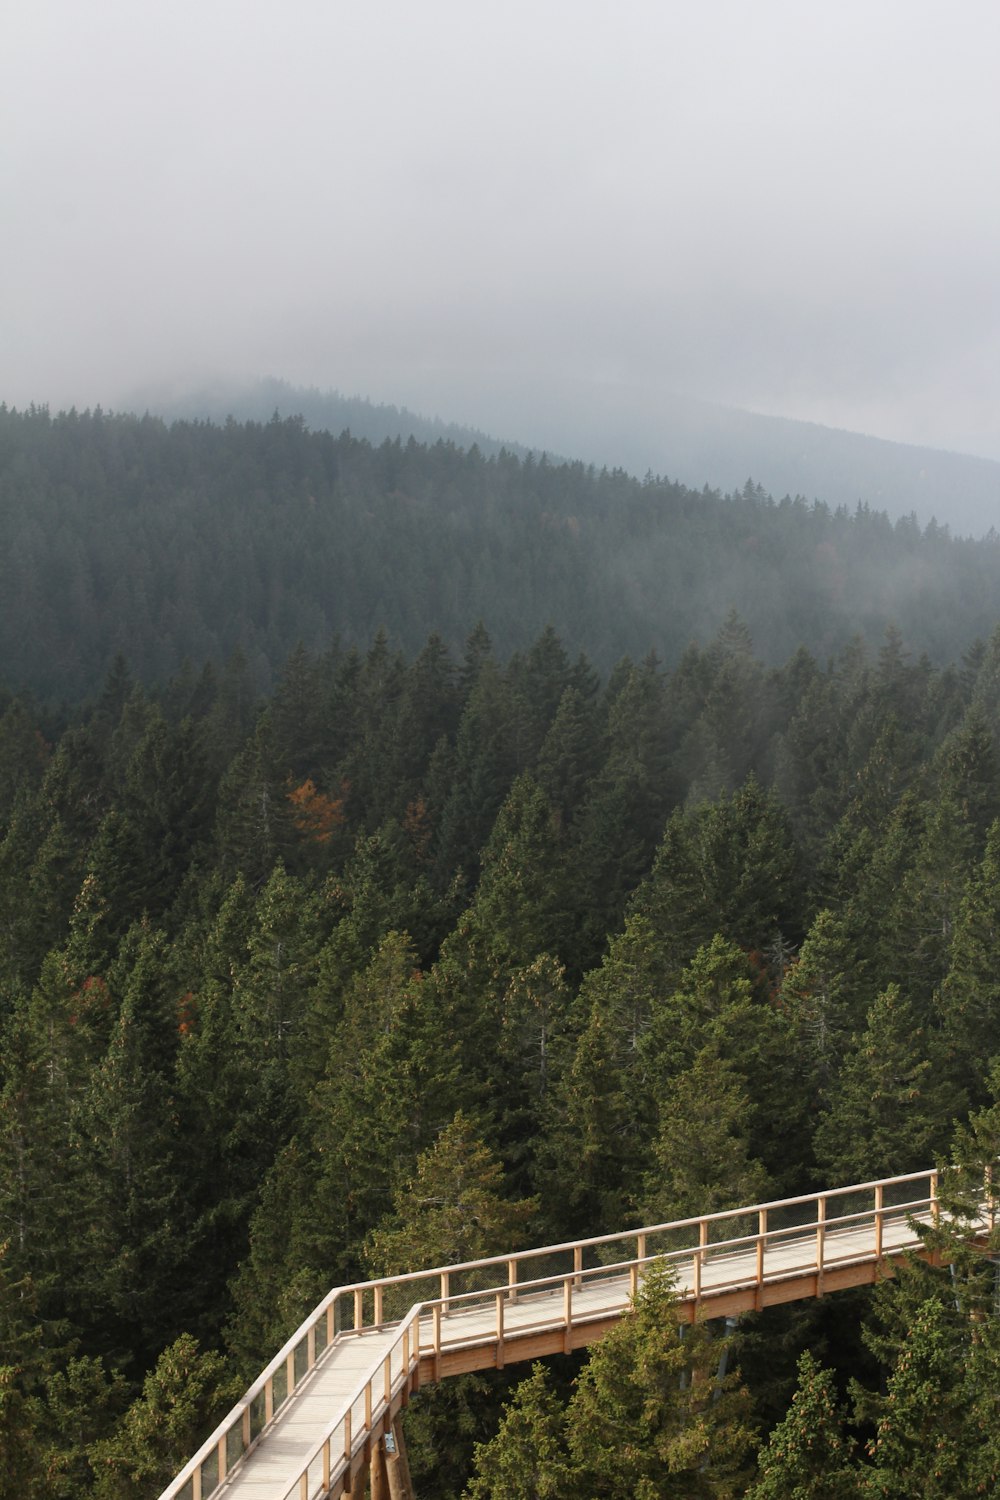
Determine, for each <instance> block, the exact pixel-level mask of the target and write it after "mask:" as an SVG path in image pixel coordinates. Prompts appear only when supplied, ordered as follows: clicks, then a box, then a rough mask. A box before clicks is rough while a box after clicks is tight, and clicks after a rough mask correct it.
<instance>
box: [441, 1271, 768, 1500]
mask: <svg viewBox="0 0 1000 1500" xmlns="http://www.w3.org/2000/svg"><path fill="white" fill-rule="evenodd" d="M725 1348H726V1345H725V1342H724V1341H723V1340H721V1339H717V1338H713V1337H712V1335H711V1333H710V1332H709V1331H708V1329H707V1328H706V1326H705V1325H702V1324H693V1325H679V1324H678V1322H677V1319H676V1310H675V1303H674V1295H673V1291H672V1289H671V1285H670V1281H669V1278H668V1277H666V1276H664V1275H663V1273H662V1272H661V1271H659V1270H657V1269H655V1268H654V1269H651V1270H650V1272H649V1274H648V1275H647V1276H646V1277H645V1278H644V1280H643V1283H642V1284H641V1286H640V1289H639V1293H638V1296H637V1297H636V1299H635V1302H634V1305H633V1307H632V1309H631V1311H630V1312H629V1314H628V1315H627V1316H626V1317H624V1318H623V1319H622V1320H621V1322H620V1323H618V1324H617V1325H616V1326H615V1327H614V1328H613V1329H612V1330H611V1332H610V1333H608V1334H607V1335H606V1336H605V1337H604V1338H603V1339H602V1340H601V1342H600V1343H599V1344H598V1345H597V1346H596V1348H595V1349H594V1351H593V1353H592V1354H591V1357H590V1361H589V1363H588V1364H587V1365H586V1367H585V1368H584V1370H583V1372H582V1374H581V1375H580V1377H579V1379H578V1380H577V1383H576V1387H575V1389H574V1391H573V1393H572V1395H571V1397H570V1400H569V1402H568V1404H567V1405H566V1407H565V1408H564V1409H562V1411H560V1408H559V1405H558V1402H557V1401H556V1399H555V1397H554V1396H553V1394H552V1392H551V1390H550V1389H549V1387H548V1385H547V1381H546V1378H545V1374H544V1372H543V1371H542V1370H540V1369H539V1368H537V1367H536V1369H535V1373H534V1374H533V1376H532V1377H531V1379H530V1380H528V1381H526V1382H524V1383H523V1385H522V1386H521V1387H520V1388H519V1390H518V1393H517V1396H516V1398H515V1400H514V1402H513V1403H512V1404H511V1406H509V1407H508V1409H507V1412H506V1414H505V1417H504V1420H503V1422H502V1424H501V1427H500V1430H499V1432H498V1433H497V1435H496V1437H495V1438H494V1439H493V1440H492V1441H491V1442H490V1443H488V1444H485V1445H483V1446H481V1447H480V1448H479V1449H478V1450H477V1453H476V1473H475V1476H474V1478H473V1481H472V1483H471V1484H470V1486H469V1488H468V1490H467V1491H466V1495H467V1497H468V1500H493V1497H495V1500H500V1497H501V1496H505V1497H506V1496H507V1495H508V1494H509V1495H522V1494H523V1495H534V1494H537V1495H546V1496H550V1497H552V1500H571V1497H572V1496H575V1495H588V1496H594V1497H595V1500H599V1497H601V1500H603V1497H607V1500H633V1497H636V1500H661V1497H669V1496H677V1497H678V1500H680V1497H684V1500H696V1497H700V1496H704V1497H709V1496H711V1497H713V1500H718V1497H724V1496H733V1497H735V1496H737V1495H740V1494H742V1493H743V1487H744V1481H745V1478H746V1465H747V1459H748V1456H749V1452H750V1447H751V1444H752V1441H753V1428H752V1425H751V1422H750V1410H749V1398H748V1395H747V1392H746V1391H745V1390H743V1388H742V1387H741V1385H740V1383H739V1379H738V1377H737V1376H734V1375H732V1374H726V1373H725V1372H724V1352H725ZM532 1478H533V1479H534V1483H535V1484H536V1486H537V1487H536V1488H534V1489H533V1488H531V1482H532Z"/></svg>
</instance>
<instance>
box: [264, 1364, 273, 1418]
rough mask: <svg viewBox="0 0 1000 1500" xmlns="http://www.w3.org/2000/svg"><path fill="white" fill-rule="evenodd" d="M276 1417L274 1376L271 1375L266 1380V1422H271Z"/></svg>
mask: <svg viewBox="0 0 1000 1500" xmlns="http://www.w3.org/2000/svg"><path fill="white" fill-rule="evenodd" d="M273 1417H274V1376H273V1375H269V1376H268V1377H267V1379H266V1380H265V1382H264V1422H265V1424H266V1423H268V1422H270V1421H271V1420H272V1419H273Z"/></svg>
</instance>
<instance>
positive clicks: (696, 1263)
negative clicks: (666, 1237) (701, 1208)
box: [691, 1219, 708, 1313]
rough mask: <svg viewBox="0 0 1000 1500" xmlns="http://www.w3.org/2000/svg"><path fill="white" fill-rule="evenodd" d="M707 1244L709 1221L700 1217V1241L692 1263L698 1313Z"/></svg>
mask: <svg viewBox="0 0 1000 1500" xmlns="http://www.w3.org/2000/svg"><path fill="white" fill-rule="evenodd" d="M707 1244H708V1222H707V1221H706V1220H705V1219H700V1220H699V1221H698V1243H697V1245H695V1247H694V1254H693V1256H692V1264H691V1271H692V1277H691V1292H692V1294H693V1296H694V1306H695V1313H697V1310H698V1303H699V1302H700V1301H701V1262H702V1256H703V1255H704V1253H705V1246H706V1245H707Z"/></svg>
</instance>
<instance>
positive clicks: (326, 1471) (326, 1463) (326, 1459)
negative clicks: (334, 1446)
mask: <svg viewBox="0 0 1000 1500" xmlns="http://www.w3.org/2000/svg"><path fill="white" fill-rule="evenodd" d="M323 1488H324V1489H325V1490H328V1489H329V1488H330V1439H329V1438H327V1439H326V1441H325V1443H324V1444H323Z"/></svg>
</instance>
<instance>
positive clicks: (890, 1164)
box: [816, 985, 963, 1182]
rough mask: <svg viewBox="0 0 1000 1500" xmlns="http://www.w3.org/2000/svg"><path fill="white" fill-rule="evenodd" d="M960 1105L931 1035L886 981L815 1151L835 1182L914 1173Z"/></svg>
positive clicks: (947, 1128)
mask: <svg viewBox="0 0 1000 1500" xmlns="http://www.w3.org/2000/svg"><path fill="white" fill-rule="evenodd" d="M962 1105H963V1099H962V1095H961V1093H960V1091H959V1089H958V1088H957V1087H956V1086H955V1084H954V1083H953V1082H952V1080H951V1078H950V1077H949V1075H948V1072H947V1069H946V1067H945V1063H944V1057H943V1053H942V1049H941V1046H940V1043H939V1041H938V1039H937V1037H936V1036H935V1035H934V1034H933V1033H932V1032H930V1031H929V1030H928V1029H927V1028H926V1027H923V1026H921V1025H920V1024H919V1022H918V1020H917V1017H916V1015H915V1014H914V1010H913V1007H912V1006H911V1005H910V1004H909V1003H908V1002H907V1001H906V1000H905V999H904V997H903V996H902V995H901V994H900V991H899V988H898V986H896V985H890V986H889V988H888V989H886V990H884V991H883V992H882V993H881V994H880V995H879V996H878V997H877V998H876V1000H875V1003H874V1005H873V1006H872V1008H871V1010H870V1011H869V1013H868V1024H867V1027H866V1029H865V1031H864V1033H863V1034H862V1035H861V1036H860V1037H859V1038H858V1039H857V1041H856V1043H855V1046H854V1048H853V1049H852V1051H851V1053H850V1054H849V1055H848V1057H847V1059H846V1061H845V1063H844V1068H843V1072H842V1073H841V1076H840V1079H839V1080H838V1083H837V1085H836V1087H835V1089H834V1092H833V1096H832V1099H831V1104H830V1108H829V1110H828V1111H827V1113H826V1114H825V1115H824V1116H823V1118H822V1119H821V1121H820V1124H819V1126H818V1128H817V1131H816V1155H817V1157H818V1159H819V1161H820V1164H821V1165H822V1166H823V1167H824V1168H825V1170H826V1171H827V1173H828V1174H830V1175H831V1176H832V1177H833V1179H834V1180H835V1181H837V1182H865V1181H870V1180H872V1179H874V1178H876V1177H882V1176H888V1175H890V1174H893V1173H898V1172H907V1171H915V1170H917V1169H918V1168H919V1167H920V1166H921V1165H922V1164H926V1163H927V1162H928V1161H930V1160H933V1158H934V1154H935V1152H936V1151H939V1150H940V1149H941V1148H942V1146H943V1144H944V1141H945V1140H946V1139H947V1137H948V1135H949V1133H950V1128H951V1123H952V1120H953V1119H954V1118H955V1116H956V1115H957V1114H959V1113H960V1112H961V1109H962Z"/></svg>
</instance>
